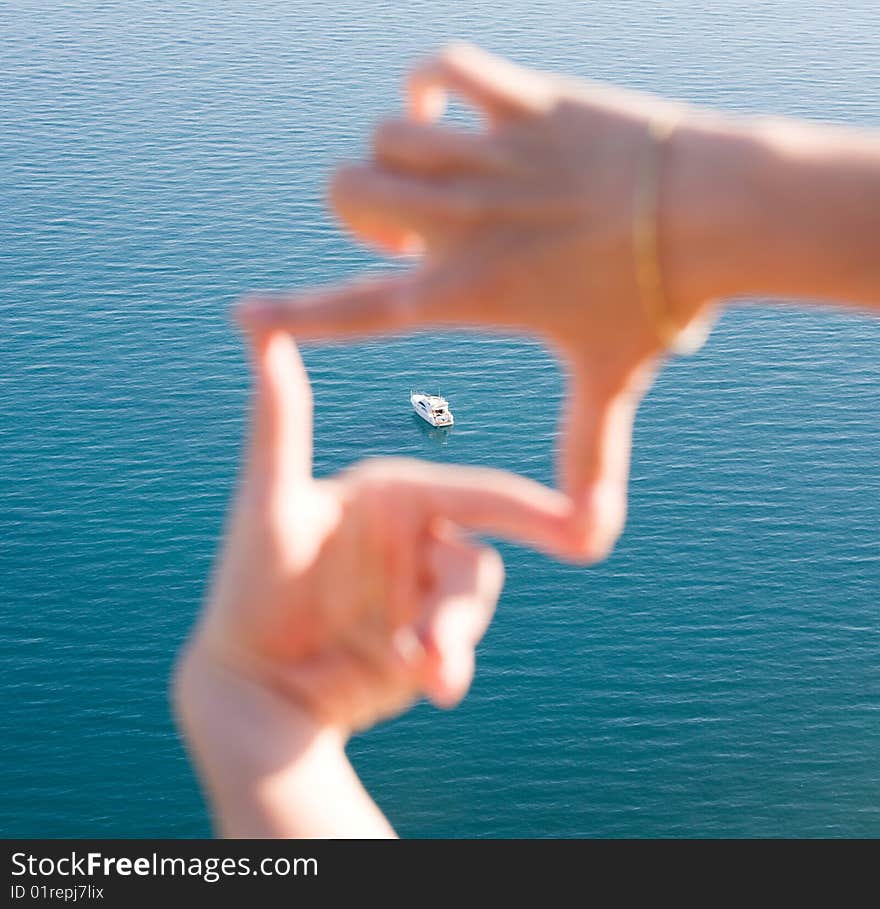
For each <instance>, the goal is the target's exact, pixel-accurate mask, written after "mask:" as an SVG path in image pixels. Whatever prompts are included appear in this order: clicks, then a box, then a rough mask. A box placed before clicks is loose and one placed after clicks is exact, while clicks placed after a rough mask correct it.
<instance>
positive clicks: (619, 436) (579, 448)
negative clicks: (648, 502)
mask: <svg viewBox="0 0 880 909" xmlns="http://www.w3.org/2000/svg"><path fill="white" fill-rule="evenodd" d="M640 398H641V393H640V391H639V390H638V389H636V388H634V387H633V386H631V385H627V386H625V387H623V388H619V387H615V388H613V389H609V390H605V389H600V388H597V387H596V386H595V384H594V383H593V382H592V381H591V379H590V378H589V377H588V376H586V375H585V374H583V373H581V374H579V375H575V376H574V377H573V378H572V380H571V382H570V387H569V390H568V396H567V401H566V405H565V410H564V413H563V418H562V428H561V434H562V438H563V441H562V449H561V453H560V459H561V460H560V470H561V475H562V476H561V484H562V486H563V488H564V489H565V490H566V491H567V492H568V494H569V496H570V497H571V500H572V502H574V503H575V509H576V513H577V518H576V520H575V523H574V534H575V536H574V539H573V540H572V543H573V545H574V546H575V548H576V549H578V550H580V552H581V556H582V557H583V558H585V559H586V560H588V561H598V560H600V559H602V558H604V557H605V556H607V555H608V553H609V552H610V551H611V549H612V548H613V546H614V544H615V542H616V541H617V539H618V537H619V536H620V534H621V533H622V532H623V527H624V524H625V523H626V510H627V487H628V482H629V466H630V453H631V448H632V433H633V424H634V422H635V416H636V411H637V409H638V405H639V400H640Z"/></svg>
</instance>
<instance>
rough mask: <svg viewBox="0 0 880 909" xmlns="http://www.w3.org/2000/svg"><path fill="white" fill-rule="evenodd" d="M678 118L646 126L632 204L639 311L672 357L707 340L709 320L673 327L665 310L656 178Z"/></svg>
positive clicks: (668, 310)
mask: <svg viewBox="0 0 880 909" xmlns="http://www.w3.org/2000/svg"><path fill="white" fill-rule="evenodd" d="M677 125H678V117H675V116H672V117H664V118H660V117H656V118H654V119H653V120H651V122H650V123H649V124H648V141H647V143H646V144H645V151H644V154H643V155H642V160H641V162H640V165H639V169H638V174H637V176H636V183H635V198H634V200H633V251H634V257H635V276H636V284H637V286H638V292H639V297H640V299H641V303H642V309H643V310H644V313H645V315H646V316H647V318H648V321H649V322H650V323H651V325H652V326H653V328H654V331H655V332H656V334H657V337H658V338H659V339H660V341H661V342H662V343H663V345H664V346H665V347H666V348H667V349H668V350H670V351H672V352H673V353H676V354H692V353H696V351H698V350H699V349H700V348H701V347H702V346H703V344H704V343H705V341H706V338H707V337H708V336H709V329H710V327H711V320H710V319H702V318H696V319H694V320H692V321H691V322H690V323H688V324H687V325H679V324H677V323H676V321H675V319H674V318H673V315H672V310H671V308H670V306H669V299H668V297H667V296H666V291H665V288H664V283H663V267H662V265H661V263H660V238H659V229H658V227H659V222H660V178H661V175H662V164H663V151H664V149H665V147H666V144H667V141H668V139H669V137H670V136H671V135H672V133H673V131H674V130H675V127H676V126H677Z"/></svg>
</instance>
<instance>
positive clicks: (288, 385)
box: [180, 331, 570, 747]
mask: <svg viewBox="0 0 880 909" xmlns="http://www.w3.org/2000/svg"><path fill="white" fill-rule="evenodd" d="M253 363H254V374H255V383H256V391H255V398H254V403H253V420H252V431H251V441H250V450H249V453H248V456H247V459H246V466H245V469H244V474H243V477H242V480H241V485H240V489H239V492H238V495H237V498H236V501H235V504H234V507H233V509H232V514H231V519H230V522H229V526H228V529H227V535H226V541H225V544H224V547H223V550H222V553H221V555H220V558H219V561H218V565H217V567H216V572H215V577H214V580H213V584H212V587H211V590H210V593H209V595H208V598H207V602H206V605H205V608H204V611H203V615H202V617H201V620H200V622H199V624H198V627H197V629H196V631H195V633H194V635H193V638H192V641H191V642H190V645H189V647H188V649H187V653H186V656H185V657H184V658H183V660H182V666H183V670H182V671H181V674H180V675H181V677H183V678H186V679H189V682H188V683H187V685H185V686H184V687H185V688H186V689H187V691H189V692H193V691H198V695H197V698H196V699H197V700H198V703H199V707H198V710H199V711H201V713H202V714H204V713H205V712H214V713H217V714H219V715H220V716H219V717H214V718H209V719H207V720H206V719H205V717H204V716H201V717H198V716H193V714H194V711H193V709H192V707H193V702H192V700H190V701H189V702H187V703H184V704H183V707H182V711H181V712H182V713H183V714H184V725H185V726H187V727H188V728H189V730H190V733H191V734H195V736H196V737H198V735H199V733H198V729H199V728H202V727H204V728H208V727H212V728H217V726H218V725H220V724H221V723H222V722H226V723H231V722H232V717H233V715H234V710H233V707H232V703H233V702H235V703H251V702H253V698H252V695H251V694H250V693H249V694H247V696H246V697H245V696H244V695H243V694H242V691H243V689H242V688H241V686H237V685H236V686H235V693H234V694H232V693H231V689H230V687H229V685H228V680H229V679H230V678H233V679H240V680H242V681H243V682H244V683H246V687H247V689H248V691H249V692H250V691H252V689H253V688H254V686H256V687H257V688H259V689H262V690H263V691H265V692H267V693H268V694H269V695H270V696H271V699H272V700H273V702H277V701H278V699H279V698H280V699H281V701H282V702H287V703H289V704H290V705H292V706H293V707H294V708H295V709H296V711H298V712H305V713H306V714H307V715H308V716H309V718H310V720H311V721H313V722H314V723H315V724H317V725H318V726H320V727H333V728H334V729H336V730H339V731H341V733H342V734H343V736H347V735H348V734H350V733H351V732H352V731H353V730H356V729H360V728H364V727H366V726H369V725H371V724H373V723H375V722H377V721H379V720H380V719H383V718H385V717H387V716H390V715H391V714H393V713H396V712H397V711H399V710H400V709H402V708H403V707H404V706H405V705H406V704H408V703H409V702H410V701H411V700H412V699H414V698H415V697H417V696H419V695H420V694H421V693H425V694H427V695H428V696H429V697H430V698H431V699H432V700H433V701H434V702H435V703H437V704H438V705H442V706H451V705H453V704H455V703H456V702H457V701H458V700H459V699H460V698H461V697H463V695H464V694H465V692H466V691H467V689H468V687H469V685H470V681H471V677H472V675H473V668H474V647H475V645H476V643H477V642H478V641H479V639H480V638H481V637H482V635H483V632H484V631H485V629H486V626H487V625H488V623H489V620H490V617H491V615H492V612H493V610H494V607H495V602H496V600H497V597H498V594H499V592H500V590H501V585H502V578H503V568H502V564H501V560H500V558H499V556H498V554H497V553H496V551H495V550H494V549H491V548H489V547H487V546H485V545H482V544H478V543H476V542H474V541H473V540H471V539H469V538H468V537H467V536H466V535H465V532H464V528H467V529H470V530H476V531H485V532H489V533H495V534H499V535H503V536H506V537H510V538H512V539H516V540H520V541H523V542H527V543H530V544H533V545H538V546H543V547H545V548H547V549H549V550H550V551H553V552H555V553H557V554H564V547H565V543H566V540H567V531H566V524H567V522H568V521H569V520H570V516H569V506H568V503H567V500H566V499H565V498H564V497H563V496H561V495H560V494H559V493H556V492H553V491H552V490H549V489H546V488H545V487H542V486H540V485H539V484H537V483H533V482H531V481H528V480H525V479H523V478H520V477H515V476H512V475H507V474H503V473H501V472H498V471H493V470H484V469H469V468H459V467H451V466H440V465H435V464H424V463H420V462H416V461H408V460H403V459H397V460H392V459H389V460H377V461H373V462H366V463H363V464H361V465H359V466H357V467H355V468H353V469H351V470H348V471H346V472H344V473H342V474H340V475H338V476H337V477H334V478H332V479H329V480H315V479H313V478H312V475H311V444H312V443H311V433H312V416H311V407H312V405H311V394H310V388H309V384H308V379H307V377H306V375H305V371H304V369H303V366H302V363H301V361H300V359H299V357H298V354H297V351H296V348H295V347H294V345H293V342H292V341H291V339H290V337H289V335H287V334H286V333H283V332H279V331H275V332H268V333H259V334H257V335H255V337H254V341H253ZM194 667H195V670H194ZM208 675H210V676H211V678H212V681H211V683H210V685H208V684H206V683H205V682H204V679H205V678H207V677H208ZM193 676H198V678H197V679H196V682H195V683H193ZM220 689H222V690H223V691H224V692H225V694H224V695H223V696H222V697H219V700H217V701H216V702H213V700H212V699H213V695H212V694H211V692H213V691H215V690H220ZM183 700H184V701H187V697H186V692H184V697H183ZM267 703H268V701H267V699H266V698H263V699H262V700H261V701H260V704H261V705H262V706H261V707H260V710H263V709H264V708H265V705H266V704H267ZM273 709H274V708H273ZM237 722H241V723H242V725H243V727H244V726H246V725H247V723H245V722H244V721H242V720H241V718H239V719H238V720H237ZM280 725H281V723H280V722H279V727H280ZM228 734H229V731H228V730H224V732H223V735H225V736H227V738H228ZM242 735H244V732H243V731H242ZM232 737H233V738H234V737H235V730H232ZM267 747H269V746H268V745H267Z"/></svg>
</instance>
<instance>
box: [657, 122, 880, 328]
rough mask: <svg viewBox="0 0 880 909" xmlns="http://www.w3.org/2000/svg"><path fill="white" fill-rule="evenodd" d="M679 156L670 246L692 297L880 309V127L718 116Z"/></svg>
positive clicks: (675, 147) (681, 139)
mask: <svg viewBox="0 0 880 909" xmlns="http://www.w3.org/2000/svg"><path fill="white" fill-rule="evenodd" d="M668 155H669V159H668V165H669V170H668V176H669V178H670V179H669V186H668V187H667V189H666V193H665V196H664V202H665V204H666V205H667V207H668V209H667V210H668V211H669V212H670V217H671V218H672V219H674V228H675V229H674V230H671V231H670V232H669V234H668V237H667V240H666V242H665V245H664V249H663V254H664V255H665V256H667V257H668V262H669V271H670V278H671V280H672V281H673V282H676V283H675V286H674V288H673V289H674V292H675V293H676V294H677V295H678V299H682V300H685V301H689V302H686V303H685V305H686V306H688V305H689V306H693V305H694V304H695V303H696V301H698V300H706V299H713V298H723V297H731V296H742V295H753V296H767V297H775V298H801V299H814V300H825V301H828V302H838V303H841V304H855V305H858V306H863V307H867V308H870V309H873V310H875V311H880V135H878V134H876V133H875V134H872V133H869V132H859V131H856V130H849V129H842V128H837V127H831V126H824V125H814V124H807V123H802V122H798V121H792V120H783V119H764V118H757V119H745V120H737V119H735V118H724V117H720V116H719V117H712V116H706V117H697V118H695V120H694V121H693V123H692V124H685V125H684V126H683V127H682V128H681V130H680V132H679V134H677V135H674V137H673V142H672V143H671V146H670V148H669V149H668Z"/></svg>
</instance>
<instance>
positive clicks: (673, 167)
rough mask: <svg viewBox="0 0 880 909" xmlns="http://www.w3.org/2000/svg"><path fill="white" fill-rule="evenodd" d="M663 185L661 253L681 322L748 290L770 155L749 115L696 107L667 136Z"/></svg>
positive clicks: (756, 255)
mask: <svg viewBox="0 0 880 909" xmlns="http://www.w3.org/2000/svg"><path fill="white" fill-rule="evenodd" d="M666 151H667V154H666V158H665V167H664V172H663V178H662V186H661V194H660V198H661V202H660V211H661V219H662V220H661V225H660V228H661V229H660V236H661V260H662V262H663V266H664V273H665V280H666V284H667V293H668V296H669V299H670V305H671V306H672V308H673V314H674V316H675V318H676V321H678V322H679V323H680V324H687V323H688V322H690V321H691V320H693V319H694V318H696V317H698V316H699V315H700V314H701V312H703V311H704V310H705V309H706V308H707V307H708V306H709V304H711V303H712V302H713V301H717V300H720V299H723V298H726V297H733V296H737V295H739V294H743V293H747V292H748V291H750V290H752V289H753V284H754V280H755V279H754V275H755V272H756V271H757V270H758V268H759V261H760V259H759V251H760V248H759V245H758V244H759V242H761V243H765V244H766V242H767V241H766V239H765V238H759V237H757V236H756V234H757V228H758V224H759V222H760V220H761V218H762V211H761V207H762V206H761V200H762V189H761V186H762V183H763V181H764V180H765V179H766V177H765V174H766V172H767V170H768V166H769V165H768V162H769V159H770V157H771V156H770V154H769V152H768V149H767V147H766V145H765V143H764V142H763V141H762V139H761V137H760V135H759V134H758V131H757V130H756V129H755V128H754V126H753V125H752V124H751V123H750V122H749V121H747V120H741V119H737V118H734V117H725V116H723V115H720V114H715V113H712V112H703V111H696V112H694V113H693V114H692V115H690V116H688V117H686V118H685V119H684V120H683V121H682V122H681V123H680V124H679V126H678V127H677V128H676V130H675V131H674V132H673V134H672V136H671V137H670V138H669V140H668V148H667V150H666Z"/></svg>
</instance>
